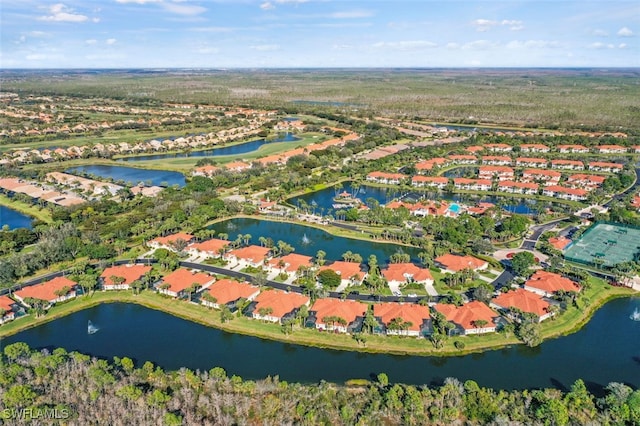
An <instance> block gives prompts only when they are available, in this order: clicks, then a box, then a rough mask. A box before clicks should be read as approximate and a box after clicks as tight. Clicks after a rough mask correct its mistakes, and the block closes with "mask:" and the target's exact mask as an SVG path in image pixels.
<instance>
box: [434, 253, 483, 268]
mask: <svg viewBox="0 0 640 426" xmlns="http://www.w3.org/2000/svg"><path fill="white" fill-rule="evenodd" d="M435 261H436V262H438V263H439V264H441V265H444V267H445V268H446V269H448V270H450V271H455V272H457V271H462V270H464V269H473V270H476V269H478V268H481V267H482V266H483V265H486V263H487V262H486V261H484V260H481V259H478V258H477V257H473V256H458V255H456V254H451V253H448V254H445V255H442V256H438V257H436V259H435Z"/></svg>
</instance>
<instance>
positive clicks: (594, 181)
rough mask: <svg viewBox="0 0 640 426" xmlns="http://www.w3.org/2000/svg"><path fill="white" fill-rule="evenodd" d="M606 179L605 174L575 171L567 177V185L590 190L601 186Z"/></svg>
mask: <svg viewBox="0 0 640 426" xmlns="http://www.w3.org/2000/svg"><path fill="white" fill-rule="evenodd" d="M606 179H607V178H606V176H600V175H587V174H583V173H576V174H574V175H570V176H569V177H568V178H567V185H569V186H570V187H572V188H584V189H587V190H592V189H595V188H599V187H601V186H602V184H603V183H604V181H605V180H606Z"/></svg>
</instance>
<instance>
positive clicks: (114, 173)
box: [65, 165, 185, 187]
mask: <svg viewBox="0 0 640 426" xmlns="http://www.w3.org/2000/svg"><path fill="white" fill-rule="evenodd" d="M65 172H66V173H71V174H75V175H79V176H84V175H94V176H97V177H98V178H102V179H113V180H114V181H115V182H118V181H124V182H127V183H129V184H131V185H138V184H139V183H141V182H142V183H144V184H150V185H156V186H173V185H178V186H180V187H183V186H184V185H185V178H184V175H183V174H182V173H178V172H170V171H167V170H145V169H136V168H134V167H123V166H105V165H91V166H79V167H72V168H70V169H68V170H65Z"/></svg>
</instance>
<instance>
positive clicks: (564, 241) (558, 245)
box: [549, 237, 571, 251]
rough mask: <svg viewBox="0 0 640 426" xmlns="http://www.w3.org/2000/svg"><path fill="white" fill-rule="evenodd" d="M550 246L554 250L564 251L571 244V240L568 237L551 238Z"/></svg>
mask: <svg viewBox="0 0 640 426" xmlns="http://www.w3.org/2000/svg"><path fill="white" fill-rule="evenodd" d="M549 244H551V246H552V247H553V248H554V249H556V250H560V251H562V250H564V249H565V248H566V247H567V246H568V245H569V244H571V240H570V239H569V238H567V237H551V238H549Z"/></svg>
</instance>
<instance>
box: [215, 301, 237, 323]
mask: <svg viewBox="0 0 640 426" xmlns="http://www.w3.org/2000/svg"><path fill="white" fill-rule="evenodd" d="M214 299H215V297H214ZM233 318H234V317H233V313H232V312H231V309H229V307H228V306H227V305H222V306H221V308H220V321H221V322H222V323H223V324H224V323H227V322H229V321H231V320H232V319H233Z"/></svg>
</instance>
